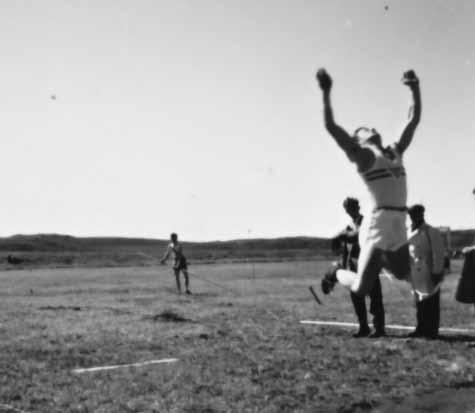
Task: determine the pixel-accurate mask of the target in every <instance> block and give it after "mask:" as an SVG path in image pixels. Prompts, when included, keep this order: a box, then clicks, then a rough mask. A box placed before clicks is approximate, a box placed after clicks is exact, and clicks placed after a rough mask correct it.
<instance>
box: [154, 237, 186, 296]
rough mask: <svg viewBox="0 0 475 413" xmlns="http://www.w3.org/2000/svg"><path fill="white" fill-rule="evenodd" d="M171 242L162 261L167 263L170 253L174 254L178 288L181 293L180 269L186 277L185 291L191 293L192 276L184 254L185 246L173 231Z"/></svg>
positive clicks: (174, 269)
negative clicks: (189, 274)
mask: <svg viewBox="0 0 475 413" xmlns="http://www.w3.org/2000/svg"><path fill="white" fill-rule="evenodd" d="M170 241H171V242H170V244H168V247H167V250H166V251H165V254H164V256H163V258H162V259H161V261H160V263H161V264H165V262H166V261H167V259H168V257H169V256H170V254H173V272H174V274H175V278H176V288H177V289H178V293H179V294H181V283H180V271H181V272H183V276H184V277H185V292H186V294H188V295H190V294H191V291H190V277H189V276H188V263H187V262H186V257H185V255H184V254H183V247H182V245H181V243H180V242H178V235H177V234H175V233H172V234H171V235H170Z"/></svg>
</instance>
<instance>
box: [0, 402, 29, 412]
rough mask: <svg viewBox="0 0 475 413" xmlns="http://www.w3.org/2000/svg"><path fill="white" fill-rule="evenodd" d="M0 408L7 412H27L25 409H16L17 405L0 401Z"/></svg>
mask: <svg viewBox="0 0 475 413" xmlns="http://www.w3.org/2000/svg"><path fill="white" fill-rule="evenodd" d="M0 409H2V410H3V409H5V410H6V411H7V412H8V413H11V412H13V413H28V412H27V411H26V410H21V409H18V408H17V407H14V406H11V405H9V404H3V403H0Z"/></svg>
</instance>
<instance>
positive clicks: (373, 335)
mask: <svg viewBox="0 0 475 413" xmlns="http://www.w3.org/2000/svg"><path fill="white" fill-rule="evenodd" d="M368 337H369V338H380V337H386V331H384V330H376V331H375V332H374V333H371V334H370V335H369V336H368Z"/></svg>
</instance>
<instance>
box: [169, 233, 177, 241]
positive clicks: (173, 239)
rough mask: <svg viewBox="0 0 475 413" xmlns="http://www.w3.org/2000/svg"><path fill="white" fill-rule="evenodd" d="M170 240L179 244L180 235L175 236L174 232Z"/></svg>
mask: <svg viewBox="0 0 475 413" xmlns="http://www.w3.org/2000/svg"><path fill="white" fill-rule="evenodd" d="M170 240H171V242H177V241H178V235H177V234H175V233H174V232H172V233H171V234H170Z"/></svg>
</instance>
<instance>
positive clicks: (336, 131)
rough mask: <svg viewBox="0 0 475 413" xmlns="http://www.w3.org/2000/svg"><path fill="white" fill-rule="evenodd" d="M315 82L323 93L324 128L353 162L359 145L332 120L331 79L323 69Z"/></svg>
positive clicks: (319, 71)
mask: <svg viewBox="0 0 475 413" xmlns="http://www.w3.org/2000/svg"><path fill="white" fill-rule="evenodd" d="M317 80H318V84H319V85H320V89H322V92H323V117H324V120H325V128H326V129H327V131H328V132H329V133H330V135H331V136H332V137H333V139H335V141H336V143H337V144H338V146H339V147H340V148H341V149H343V150H344V151H345V153H346V154H347V156H348V158H350V160H351V161H354V160H355V159H354V156H355V153H356V152H357V151H358V150H359V145H358V144H357V142H356V141H355V140H354V139H353V138H352V137H351V136H350V135H349V134H348V132H347V131H346V130H345V129H343V128H342V127H341V126H339V125H337V124H336V122H335V119H334V118H333V109H332V106H331V99H330V91H331V88H332V78H331V77H330V75H329V74H328V73H327V71H326V70H325V69H319V70H318V72H317Z"/></svg>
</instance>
